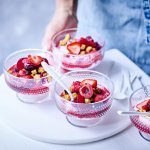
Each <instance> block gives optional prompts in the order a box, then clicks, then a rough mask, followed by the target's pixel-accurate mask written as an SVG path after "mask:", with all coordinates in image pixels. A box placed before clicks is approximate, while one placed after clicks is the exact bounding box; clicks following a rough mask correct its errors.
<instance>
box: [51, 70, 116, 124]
mask: <svg viewBox="0 0 150 150" xmlns="http://www.w3.org/2000/svg"><path fill="white" fill-rule="evenodd" d="M89 78H90V79H96V80H97V81H98V84H99V85H101V86H104V87H106V88H107V89H108V90H109V91H110V96H109V97H107V98H106V99H104V100H103V101H100V102H95V103H88V104H85V103H75V102H71V101H67V100H66V99H64V98H62V97H61V96H60V94H61V92H62V91H63V90H64V89H63V88H62V87H61V86H60V85H59V84H58V83H55V86H54V91H55V100H56V104H57V106H58V108H59V110H60V111H61V112H63V113H64V114H65V115H66V118H67V120H68V121H69V123H71V124H72V125H75V126H78V127H91V126H95V125H97V124H98V123H99V122H100V120H101V118H102V116H104V115H105V114H106V112H107V111H108V110H109V109H110V107H111V104H112V100H113V91H114V90H113V83H112V81H111V80H110V79H109V78H108V77H106V76H105V75H104V74H102V73H99V72H96V71H91V70H84V71H81V70H80V71H71V72H68V73H66V74H64V75H63V76H62V80H63V81H64V82H65V83H66V85H67V86H68V88H69V87H70V86H71V84H72V82H73V81H82V80H83V79H89Z"/></svg>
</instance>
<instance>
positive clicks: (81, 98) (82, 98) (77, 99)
mask: <svg viewBox="0 0 150 150" xmlns="http://www.w3.org/2000/svg"><path fill="white" fill-rule="evenodd" d="M74 102H76V103H84V97H83V96H82V95H81V94H80V93H79V94H78V95H77V98H76V99H75V100H74Z"/></svg>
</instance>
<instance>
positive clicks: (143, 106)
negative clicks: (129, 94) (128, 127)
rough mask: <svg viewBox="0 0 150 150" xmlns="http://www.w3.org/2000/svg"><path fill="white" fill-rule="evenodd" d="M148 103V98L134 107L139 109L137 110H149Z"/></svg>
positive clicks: (149, 101) (149, 100)
mask: <svg viewBox="0 0 150 150" xmlns="http://www.w3.org/2000/svg"><path fill="white" fill-rule="evenodd" d="M149 105H150V99H148V100H145V101H143V102H141V103H139V104H137V105H136V107H137V109H139V111H149V110H150V108H149Z"/></svg>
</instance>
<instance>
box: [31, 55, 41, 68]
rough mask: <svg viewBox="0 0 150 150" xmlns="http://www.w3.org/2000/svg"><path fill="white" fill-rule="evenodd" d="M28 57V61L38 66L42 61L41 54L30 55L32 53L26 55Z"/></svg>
mask: <svg viewBox="0 0 150 150" xmlns="http://www.w3.org/2000/svg"><path fill="white" fill-rule="evenodd" d="M28 59H29V61H30V62H31V63H32V64H34V65H35V66H38V65H40V64H41V62H42V61H43V58H42V57H41V56H32V55H28Z"/></svg>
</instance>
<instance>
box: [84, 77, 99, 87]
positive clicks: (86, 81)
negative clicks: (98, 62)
mask: <svg viewBox="0 0 150 150" xmlns="http://www.w3.org/2000/svg"><path fill="white" fill-rule="evenodd" d="M85 83H88V84H90V85H91V86H92V87H93V88H96V87H97V80H94V79H85V80H83V81H82V82H81V85H84V84H85Z"/></svg>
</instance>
